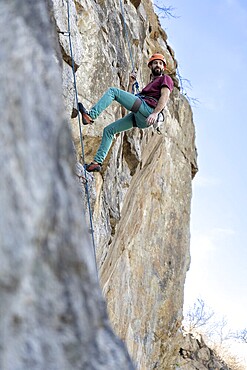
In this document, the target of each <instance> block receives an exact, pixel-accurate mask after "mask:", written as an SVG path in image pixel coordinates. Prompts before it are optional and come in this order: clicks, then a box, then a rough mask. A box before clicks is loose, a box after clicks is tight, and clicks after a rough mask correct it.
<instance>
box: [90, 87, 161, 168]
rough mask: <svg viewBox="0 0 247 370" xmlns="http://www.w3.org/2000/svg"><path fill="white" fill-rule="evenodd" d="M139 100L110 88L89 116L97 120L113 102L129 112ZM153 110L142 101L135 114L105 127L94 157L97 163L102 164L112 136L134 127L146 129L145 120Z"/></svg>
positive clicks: (122, 91)
mask: <svg viewBox="0 0 247 370" xmlns="http://www.w3.org/2000/svg"><path fill="white" fill-rule="evenodd" d="M137 99H139V98H138V97H137V96H135V95H133V94H131V93H129V92H126V91H124V90H121V89H118V88H114V87H111V88H109V89H108V90H107V91H106V93H105V94H104V95H103V96H102V97H101V99H100V100H99V101H98V103H96V104H95V105H94V106H93V107H92V109H90V111H89V115H90V117H91V118H92V119H95V118H97V117H98V116H99V115H100V113H101V112H102V111H103V110H104V109H106V108H107V107H108V106H109V105H110V104H111V103H112V102H113V101H114V100H116V101H117V102H118V103H120V104H121V105H122V106H124V107H125V108H126V109H128V110H131V108H132V107H133V104H134V103H135V101H136V100H137ZM153 110H154V109H153V108H151V107H149V105H148V104H147V103H146V102H145V101H144V100H142V103H141V106H140V108H139V109H138V112H137V113H133V112H131V113H129V114H127V115H126V116H125V117H124V118H121V119H119V120H117V121H115V122H113V123H111V124H110V125H108V126H106V127H105V128H104V130H103V137H102V140H101V144H100V146H99V149H98V151H97V153H96V155H95V157H94V160H95V161H96V162H97V163H102V162H103V161H104V159H105V157H106V156H107V153H108V151H109V149H110V147H111V144H112V140H113V138H114V135H115V134H117V133H119V132H123V131H126V130H129V129H131V128H132V127H134V125H136V126H137V127H139V128H146V127H148V126H147V123H146V118H147V117H148V116H149V115H150V114H151V113H152V112H153Z"/></svg>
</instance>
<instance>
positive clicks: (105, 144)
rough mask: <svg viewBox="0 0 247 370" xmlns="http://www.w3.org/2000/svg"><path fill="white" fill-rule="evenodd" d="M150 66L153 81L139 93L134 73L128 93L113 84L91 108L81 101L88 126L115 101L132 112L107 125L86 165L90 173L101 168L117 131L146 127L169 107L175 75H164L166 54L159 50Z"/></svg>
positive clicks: (80, 104) (84, 118)
mask: <svg viewBox="0 0 247 370" xmlns="http://www.w3.org/2000/svg"><path fill="white" fill-rule="evenodd" d="M148 67H149V68H150V70H151V80H150V82H149V84H148V85H147V86H146V87H144V89H142V91H141V92H140V93H139V94H136V95H134V94H132V93H131V90H132V86H133V84H134V83H135V81H136V74H135V73H131V74H130V77H129V86H128V92H127V91H124V90H121V89H118V88H115V87H111V88H109V89H108V90H107V91H106V93H105V94H104V95H103V96H102V97H101V99H100V100H99V101H98V102H97V103H96V104H95V105H94V106H93V107H92V108H91V109H90V110H86V109H85V107H84V106H83V105H82V103H79V104H78V107H79V111H80V113H81V114H82V121H83V124H84V125H85V124H90V123H92V122H93V120H94V119H96V118H97V117H98V116H99V115H100V113H101V112H102V111H103V110H104V109H106V108H107V107H108V106H109V105H110V104H111V103H112V102H113V101H114V100H116V101H117V102H118V103H120V104H121V105H122V106H124V107H125V108H126V109H128V110H129V111H131V112H130V113H129V114H127V115H126V116H125V117H123V118H121V119H119V120H117V121H115V122H113V123H111V124H110V125H108V126H106V127H105V128H104V130H103V137H102V141H101V144H100V146H99V148H98V150H97V153H96V155H95V157H94V160H93V162H91V163H90V164H87V165H85V168H86V170H87V171H88V172H96V171H97V172H99V171H100V170H101V166H102V163H103V161H104V159H105V158H106V155H107V153H108V151H109V149H110V147H111V144H112V141H113V138H114V135H115V134H117V133H119V132H123V131H127V130H129V129H131V128H132V127H139V128H142V129H144V128H147V127H149V126H151V125H153V124H154V123H155V122H156V121H157V119H158V114H159V113H160V112H161V111H162V110H163V109H164V108H165V106H166V104H167V102H168V99H169V96H170V93H171V91H172V89H173V81H172V79H171V77H170V76H168V75H164V74H163V73H164V70H165V68H166V60H165V57H164V56H163V55H162V54H159V53H156V54H153V55H152V56H151V57H150V59H149V61H148Z"/></svg>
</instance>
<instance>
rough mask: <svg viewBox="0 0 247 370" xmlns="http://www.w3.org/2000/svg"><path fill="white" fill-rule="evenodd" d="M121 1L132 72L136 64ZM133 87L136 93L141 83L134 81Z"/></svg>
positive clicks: (121, 5)
mask: <svg viewBox="0 0 247 370" xmlns="http://www.w3.org/2000/svg"><path fill="white" fill-rule="evenodd" d="M119 1H120V9H121V13H122V17H123V24H124V34H125V37H126V40H127V43H128V48H129V54H130V60H131V65H132V72H133V73H134V72H135V64H134V59H133V56H132V51H131V46H130V40H129V34H128V30H127V25H126V21H125V15H124V8H123V3H122V0H119ZM132 89H133V91H132V92H133V93H134V89H136V91H137V92H139V84H138V82H137V81H135V82H134V84H133V87H132Z"/></svg>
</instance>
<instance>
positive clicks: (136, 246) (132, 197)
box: [0, 0, 197, 370]
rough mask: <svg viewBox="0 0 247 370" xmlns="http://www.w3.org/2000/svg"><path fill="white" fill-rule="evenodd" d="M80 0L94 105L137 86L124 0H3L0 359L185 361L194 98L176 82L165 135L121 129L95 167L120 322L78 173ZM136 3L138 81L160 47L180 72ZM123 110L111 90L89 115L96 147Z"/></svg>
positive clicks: (82, 91) (100, 228)
mask: <svg viewBox="0 0 247 370" xmlns="http://www.w3.org/2000/svg"><path fill="white" fill-rule="evenodd" d="M68 3H69V6H70V27H71V39H72V46H73V56H74V61H75V70H76V80H77V87H78V91H79V99H81V100H82V101H83V102H84V103H85V104H86V105H87V106H89V105H91V104H92V103H93V102H95V101H96V100H97V99H98V98H99V97H100V96H101V94H102V93H103V92H104V91H105V89H106V88H108V87H109V86H111V85H114V86H118V87H121V88H124V87H126V85H127V80H128V72H129V71H130V70H131V63H130V56H129V50H128V47H127V41H126V39H125V37H124V23H123V14H122V12H121V10H120V4H119V2H118V1H115V0H105V1H102V0H98V1H92V0H75V1H72V0H70V1H68V2H67V1H65V0H36V1H35V2H34V1H31V0H27V1H25V2H24V1H22V2H20V1H17V0H11V1H8V2H1V4H0V15H1V17H0V31H1V32H0V39H1V45H2V46H1V54H0V67H1V68H0V81H1V97H0V108H1V119H2V122H3V124H1V125H0V131H1V135H0V140H1V145H0V151H1V159H2V167H1V169H2V180H1V182H0V205H1V217H0V238H1V239H0V264H1V268H0V293H1V304H0V369H3V370H15V369H21V370H24V369H25V370H27V369H30V370H31V369H32V370H35V369H52V370H53V369H59V370H63V369H64V370H67V369H133V367H134V366H135V368H137V369H143V370H145V369H155V368H156V369H165V370H168V369H174V368H175V366H176V365H175V364H176V361H177V359H176V358H177V354H178V352H179V350H180V343H181V335H180V334H179V328H180V324H181V319H182V306H183V286H184V281H185V276H186V271H187V269H188V267H189V261H190V257H189V219H190V201H191V180H192V177H193V176H194V174H195V172H196V169H197V165H196V150H195V143H194V140H195V133H194V125H193V119H192V111H191V108H190V106H189V103H188V101H187V100H186V99H185V98H184V97H183V96H182V95H181V94H180V92H179V89H178V88H175V89H174V92H173V94H172V96H171V99H170V102H169V105H168V108H167V112H166V119H165V124H164V127H163V129H162V135H160V136H159V135H157V133H156V132H154V131H153V129H152V128H150V129H147V130H144V131H141V130H139V129H133V130H132V131H130V132H128V133H124V134H121V135H119V136H118V137H117V138H116V141H115V143H114V145H113V147H112V150H111V151H110V153H109V156H108V159H107V161H106V163H105V166H104V171H103V173H102V175H101V174H96V175H93V176H90V177H89V179H88V183H89V187H90V194H91V197H92V210H93V221H94V230H95V240H96V247H97V250H96V252H97V264H98V271H99V278H100V284H101V287H102V290H103V293H104V297H105V299H106V302H107V309H108V313H109V317H110V322H111V325H110V324H109V321H108V318H107V314H106V308H105V304H104V300H103V297H102V295H101V292H100V289H99V286H98V281H97V276H96V272H95V268H94V267H95V266H94V256H93V250H92V243H91V237H90V234H89V232H88V229H89V225H88V223H87V220H85V218H84V215H83V209H84V211H85V213H86V217H88V216H87V215H88V212H87V209H86V201H85V199H83V196H81V192H83V191H84V188H83V187H81V189H79V188H78V184H77V183H76V181H75V178H74V177H75V176H74V174H73V168H74V162H75V158H74V152H73V150H74V148H73V146H72V142H71V137H70V130H69V128H68V122H69V121H70V127H71V131H72V135H73V140H74V143H75V149H76V153H77V159H78V160H80V158H81V147H80V140H79V134H78V124H77V121H76V120H70V116H71V112H72V109H73V105H74V87H73V75H72V71H71V64H72V60H71V55H70V47H69V39H68V35H66V33H65V34H64V32H66V31H67V30H68V12H67V10H68V9H67V4H68ZM124 11H125V17H126V24H127V29H128V34H129V38H130V44H131V50H132V54H133V56H134V62H135V66H136V68H137V69H138V80H139V83H140V85H142V86H144V85H145V84H146V83H147V82H148V68H147V65H146V60H147V58H148V56H150V55H151V54H152V53H153V52H154V51H160V52H163V53H164V54H165V55H166V58H167V61H168V73H169V74H170V75H171V76H172V78H173V79H174V82H175V85H176V86H177V80H176V76H175V71H176V60H175V59H174V54H173V51H172V50H171V48H170V47H169V45H168V44H167V36H166V34H165V32H164V31H163V30H162V29H161V27H160V25H159V22H158V19H157V16H156V15H155V13H154V12H153V9H152V4H151V2H149V1H147V0H145V1H142V2H140V1H138V0H133V2H130V1H126V2H125V3H124ZM53 25H55V27H56V30H55V31H54V29H53ZM61 74H62V77H63V81H61V78H60V77H61ZM62 83H63V90H62V88H61V84H62ZM62 95H63V98H62ZM62 99H63V100H64V104H63V101H62ZM64 107H65V109H64ZM123 114H124V111H123V110H122V109H121V108H120V107H119V106H118V105H117V104H113V105H112V107H110V108H109V109H107V110H106V111H105V113H104V114H102V116H101V117H100V118H99V119H98V120H97V122H96V123H95V125H94V126H92V127H89V128H87V127H83V137H84V148H85V156H86V160H87V159H92V156H93V154H94V153H95V150H96V146H97V144H98V143H99V141H100V137H101V134H102V128H103V127H104V126H105V125H106V124H108V123H109V122H111V121H113V120H115V119H116V118H118V117H121V116H122V115H123ZM78 167H79V164H78ZM80 191H81V192H80ZM111 327H113V328H114V332H115V333H117V335H118V337H119V338H120V339H122V340H123V342H124V343H125V344H126V346H127V348H128V352H129V354H130V355H131V358H132V361H131V360H130V357H129V354H128V353H127V351H126V348H125V345H124V344H123V342H122V341H121V340H120V339H119V338H118V337H117V336H116V335H115V333H114V332H113V330H112V328H111ZM132 362H133V363H134V366H133V364H132Z"/></svg>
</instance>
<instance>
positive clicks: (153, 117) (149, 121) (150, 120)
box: [146, 113, 159, 126]
mask: <svg viewBox="0 0 247 370" xmlns="http://www.w3.org/2000/svg"><path fill="white" fill-rule="evenodd" d="M158 114H159V113H151V114H150V115H149V116H148V118H147V119H146V122H147V125H148V126H151V125H153V124H154V123H155V122H156V121H157V119H158Z"/></svg>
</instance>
